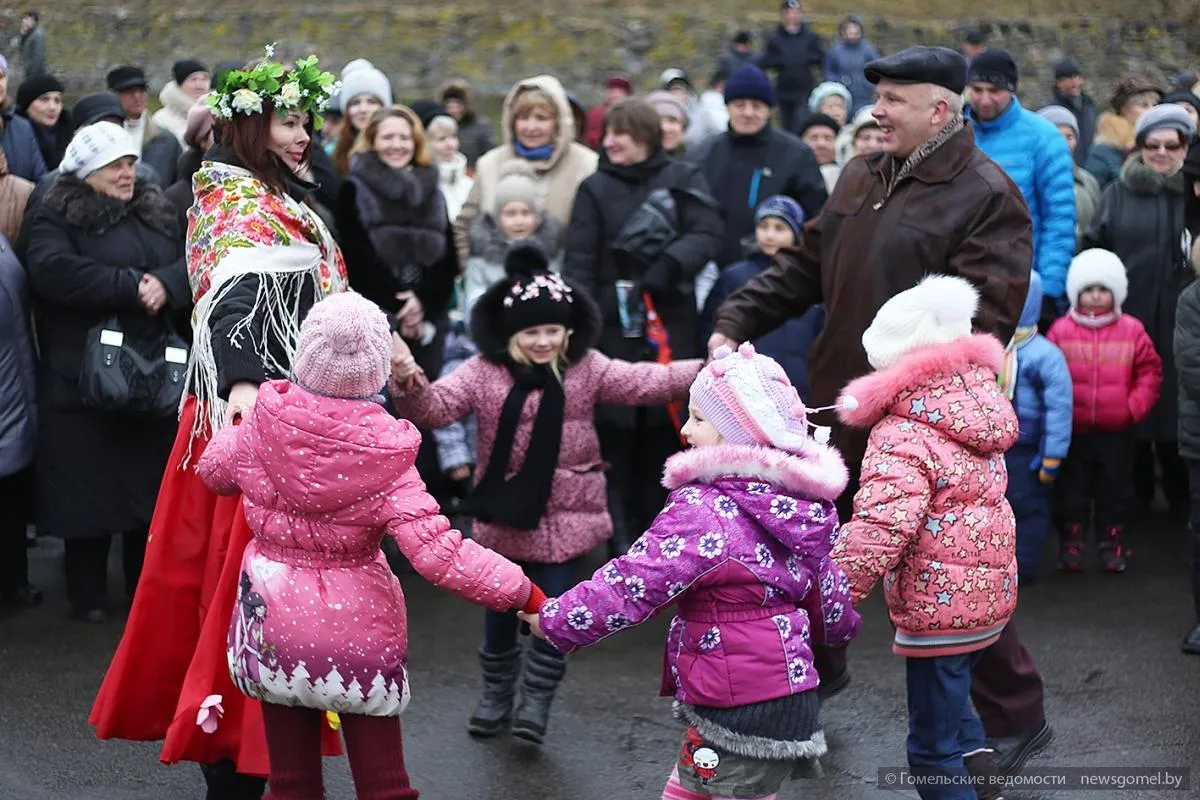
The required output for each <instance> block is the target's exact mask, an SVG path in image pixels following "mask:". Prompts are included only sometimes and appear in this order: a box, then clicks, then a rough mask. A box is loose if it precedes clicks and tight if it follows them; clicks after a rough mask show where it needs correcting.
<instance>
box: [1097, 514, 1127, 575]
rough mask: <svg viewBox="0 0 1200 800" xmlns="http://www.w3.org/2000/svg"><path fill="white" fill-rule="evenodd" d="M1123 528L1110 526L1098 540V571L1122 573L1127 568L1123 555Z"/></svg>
mask: <svg viewBox="0 0 1200 800" xmlns="http://www.w3.org/2000/svg"><path fill="white" fill-rule="evenodd" d="M1124 538H1125V528H1124V527H1123V526H1121V525H1111V526H1109V527H1108V528H1105V529H1104V536H1103V538H1101V539H1100V569H1102V570H1104V571H1105V572H1124V571H1125V567H1126V566H1128V563H1127V561H1126V553H1125V542H1124V541H1123V540H1124Z"/></svg>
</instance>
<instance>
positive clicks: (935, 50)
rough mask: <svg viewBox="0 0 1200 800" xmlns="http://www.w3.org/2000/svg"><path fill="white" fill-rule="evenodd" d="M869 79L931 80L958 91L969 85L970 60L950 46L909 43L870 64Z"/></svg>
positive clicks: (937, 84)
mask: <svg viewBox="0 0 1200 800" xmlns="http://www.w3.org/2000/svg"><path fill="white" fill-rule="evenodd" d="M866 76H867V80H868V81H870V82H871V83H879V82H880V81H882V80H889V81H895V82H896V83H932V84H934V85H935V86H942V87H944V88H946V89H949V90H950V91H952V92H954V93H955V94H961V93H962V91H963V89H965V88H966V86H967V60H966V59H965V58H963V57H962V55H961V54H960V53H957V52H955V51H954V50H951V49H950V48H948V47H924V46H919V47H909V48H907V49H905V50H901V51H900V52H899V53H895V54H894V55H890V56H887V57H886V58H877V59H875V60H874V61H872V62H870V63H869V64H867V68H866Z"/></svg>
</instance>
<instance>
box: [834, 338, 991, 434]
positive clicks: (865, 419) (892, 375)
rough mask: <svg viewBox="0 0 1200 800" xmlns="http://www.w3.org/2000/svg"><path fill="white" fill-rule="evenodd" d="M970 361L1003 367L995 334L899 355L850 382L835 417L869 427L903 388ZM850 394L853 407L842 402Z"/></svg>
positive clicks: (966, 365) (958, 369)
mask: <svg viewBox="0 0 1200 800" xmlns="http://www.w3.org/2000/svg"><path fill="white" fill-rule="evenodd" d="M972 364H977V365H979V366H982V367H987V368H989V369H992V370H994V371H995V372H996V373H997V374H999V373H1000V372H1001V371H1002V370H1003V368H1004V346H1003V345H1002V344H1000V340H999V339H997V338H996V337H995V336H992V335H991V334H986V333H980V334H975V335H974V336H971V337H970V338H969V339H963V340H961V341H957V342H954V343H952V344H949V345H937V346H936V347H923V348H921V349H919V350H914V351H913V352H911V353H909V354H908V355H906V356H904V357H903V358H901V359H900V360H899V361H897V362H896V363H895V364H894V365H893V366H891V367H890V368H888V369H885V370H880V371H879V372H872V373H870V374H869V375H864V376H863V377H861V378H858V379H856V380H853V381H851V382H850V383H849V384H848V385H847V386H846V388H845V389H843V390H842V394H841V398H839V406H841V407H840V408H839V409H838V417H839V418H841V420H842V422H844V423H845V424H847V425H853V426H854V427H856V428H869V427H871V426H872V425H874V424H875V423H876V422H878V421H879V420H881V419H883V417H884V415H886V414H887V413H888V410H889V409H890V408H891V407H892V404H893V403H895V402H896V398H897V397H899V396H900V395H901V394H903V393H904V391H905V390H906V389H909V388H911V387H914V386H920V385H921V384H922V383H924V382H925V381H927V380H929V379H930V378H932V377H934V376H935V375H941V374H950V373H957V372H963V371H965V370H966V369H967V368H969V367H970V366H971V365H972ZM847 397H853V398H854V399H855V400H857V401H858V405H857V407H856V408H853V409H848V408H845V406H844V404H843V402H842V401H844V400H845V399H846V398H847Z"/></svg>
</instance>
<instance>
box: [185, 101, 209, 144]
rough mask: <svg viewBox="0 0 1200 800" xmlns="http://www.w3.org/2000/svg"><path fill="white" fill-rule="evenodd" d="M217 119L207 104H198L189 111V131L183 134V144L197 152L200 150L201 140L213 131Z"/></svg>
mask: <svg viewBox="0 0 1200 800" xmlns="http://www.w3.org/2000/svg"><path fill="white" fill-rule="evenodd" d="M214 122H215V119H214V118H213V115H212V110H211V109H210V108H209V107H208V104H206V103H196V105H194V106H192V107H191V108H190V109H188V115H187V130H185V131H184V133H183V143H184V144H185V145H187V146H188V147H191V148H194V149H196V150H199V149H200V140H201V139H203V138H204V137H205V136H207V135H208V132H209V131H211V130H212V126H213V123H214Z"/></svg>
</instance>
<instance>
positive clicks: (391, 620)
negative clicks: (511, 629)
mask: <svg viewBox="0 0 1200 800" xmlns="http://www.w3.org/2000/svg"><path fill="white" fill-rule="evenodd" d="M420 444H421V437H420V434H418V433H417V431H416V429H415V428H413V426H412V425H411V424H409V423H408V422H404V421H398V420H394V419H392V418H391V416H389V415H388V413H387V412H386V411H385V410H384V409H383V407H382V406H380V405H378V404H376V403H372V402H370V401H362V400H339V399H336V398H330V397H323V396H319V395H315V394H312V393H310V392H307V391H305V390H304V389H301V388H300V387H298V386H295V385H293V384H291V383H289V382H287V381H274V382H271V383H265V384H263V385H262V387H261V388H260V389H259V393H258V400H257V402H256V403H255V405H254V410H253V411H252V412H251V414H250V415H249V417H248V418H247V419H246V421H245V422H244V423H242V424H241V425H240V426H237V427H230V428H225V429H223V430H221V431H220V432H219V433H217V434H216V436H214V437H213V439H212V441H211V442H210V443H209V445H208V447H207V449H206V450H205V451H204V455H203V457H202V458H201V459H200V462H199V464H198V465H197V471H198V472H199V474H200V476H201V477H202V478H203V479H204V482H205V483H207V484H208V485H209V486H210V487H211V488H212V489H213V490H214V491H217V492H223V493H232V492H234V491H237V490H239V489H240V490H241V491H242V493H243V495H244V505H245V509H246V522H247V523H248V524H249V526H250V529H251V530H252V531H253V532H254V539H253V540H252V541H251V543H250V544H249V546H247V548H246V554H245V556H244V557H243V559H242V577H241V589H240V591H239V593H238V602H237V605H236V606H235V607H234V613H233V620H232V623H231V625H230V630H229V664H230V671H231V672H232V674H233V679H234V683H235V684H237V686H238V688H240V689H241V690H242V691H243V692H245V693H246V694H248V695H249V696H251V697H255V698H258V699H260V700H264V701H267V702H271V703H279V704H282V705H294V706H306V707H309V708H318V709H326V710H333V711H340V712H346V713H353V714H369V715H373V716H392V715H395V714H399V713H400V711H402V710H403V708H404V706H405V704H406V703H407V700H408V679H407V673H406V672H405V667H404V662H405V657H406V655H407V653H408V621H407V618H406V615H405V609H404V594H403V592H402V591H401V590H400V582H399V581H397V580H396V578H395V576H393V575H392V573H391V571H390V570H389V569H388V566H387V562H386V561H385V560H384V557H383V554H382V553H381V551H380V549H379V543H380V541H381V540H382V538H383V535H384V534H385V533H386V534H387V535H389V536H391V537H392V538H393V539H395V540H396V543H397V544H398V545H399V546H400V549H401V551H402V552H403V553H404V555H405V556H406V557H407V558H408V559H409V561H410V562H412V565H413V567H414V568H416V570H417V571H418V572H419V573H420V574H421V575H422V576H423V577H425V578H427V579H428V580H430V581H431V582H433V583H434V584H436V585H438V586H440V587H441V588H443V589H447V590H449V591H451V592H454V593H455V594H458V595H461V596H462V597H465V598H466V599H468V600H470V601H471V602H474V603H478V604H480V605H484V606H487V607H488V608H492V609H495V610H497V611H507V610H508V609H511V608H520V607H521V606H522V605H524V604H525V601H526V600H527V599H528V597H529V594H530V591H531V587H530V583H529V579H528V578H526V577H525V575H524V573H522V572H521V570H520V568H519V567H517V566H516V565H515V564H513V563H512V562H510V561H508V560H507V559H505V558H503V557H501V556H499V555H497V554H496V553H493V552H491V551H490V550H487V549H486V548H484V547H482V546H480V545H479V544H477V543H475V542H473V541H470V540H467V539H463V538H462V535H461V534H460V533H459V532H458V531H455V530H451V528H450V523H449V522H448V521H447V520H446V518H445V517H443V516H441V514H440V513H439V512H438V507H437V504H436V503H435V502H434V500H433V498H432V497H430V496H429V495H428V494H427V493H426V492H425V486H424V484H422V483H421V479H420V478H419V477H418V476H417V471H416V469H415V468H414V467H413V462H414V460H415V459H416V455H417V449H418V448H419V447H420Z"/></svg>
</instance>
